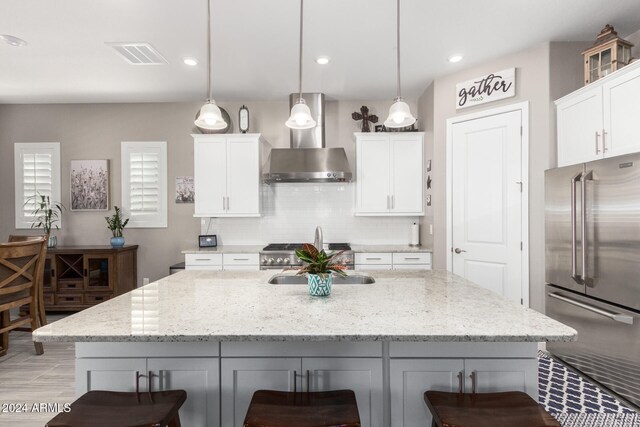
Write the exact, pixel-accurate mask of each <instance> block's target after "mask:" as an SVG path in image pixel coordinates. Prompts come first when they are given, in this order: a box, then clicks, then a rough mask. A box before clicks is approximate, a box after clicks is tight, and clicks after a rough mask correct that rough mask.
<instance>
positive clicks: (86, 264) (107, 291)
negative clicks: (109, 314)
mask: <svg viewBox="0 0 640 427" xmlns="http://www.w3.org/2000/svg"><path fill="white" fill-rule="evenodd" d="M137 254H138V245H127V246H124V247H122V248H113V247H111V246H58V247H55V248H49V249H48V250H47V260H46V264H45V271H44V305H45V309H46V310H48V311H80V310H83V309H85V308H87V307H91V306H92V305H96V304H99V303H101V302H103V301H106V300H108V299H110V298H113V297H115V296H118V295H121V294H123V293H125V292H129V291H130V290H132V289H135V287H136V284H137V277H138V259H137Z"/></svg>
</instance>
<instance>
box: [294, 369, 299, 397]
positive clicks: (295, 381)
mask: <svg viewBox="0 0 640 427" xmlns="http://www.w3.org/2000/svg"><path fill="white" fill-rule="evenodd" d="M296 391H298V371H293V392H294V393H295V392H296Z"/></svg>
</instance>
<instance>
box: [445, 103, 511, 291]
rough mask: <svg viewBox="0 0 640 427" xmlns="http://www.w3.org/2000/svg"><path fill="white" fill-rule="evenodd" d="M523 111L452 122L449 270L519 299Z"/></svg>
mask: <svg viewBox="0 0 640 427" xmlns="http://www.w3.org/2000/svg"><path fill="white" fill-rule="evenodd" d="M521 125H522V113H521V111H511V112H507V113H503V114H496V115H492V116H487V117H482V118H478V119H475V120H468V121H464V122H460V123H455V124H454V125H453V126H452V140H451V144H452V146H451V154H452V159H451V160H452V161H451V165H452V170H451V172H450V173H451V174H452V179H451V183H452V185H451V191H452V194H451V198H452V210H451V212H452V218H451V221H452V222H451V224H452V240H451V241H452V248H451V250H452V251H453V253H452V270H453V272H454V273H455V274H458V275H460V276H463V277H465V278H466V279H468V280H470V281H472V282H474V283H476V284H478V285H480V286H482V287H484V288H486V289H489V290H492V291H494V292H496V293H498V294H500V295H503V296H505V297H507V298H509V299H510V300H512V301H515V302H518V303H520V302H522V252H521V251H522V247H521V242H522V224H521V222H522V181H523V180H522V170H521V168H522V166H521V155H522V136H521V131H520V129H521Z"/></svg>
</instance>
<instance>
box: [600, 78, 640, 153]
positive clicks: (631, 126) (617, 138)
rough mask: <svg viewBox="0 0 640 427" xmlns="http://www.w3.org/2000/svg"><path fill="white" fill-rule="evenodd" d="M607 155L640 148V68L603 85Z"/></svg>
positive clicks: (636, 150) (634, 150)
mask: <svg viewBox="0 0 640 427" xmlns="http://www.w3.org/2000/svg"><path fill="white" fill-rule="evenodd" d="M602 89H603V96H604V102H603V105H604V130H605V132H606V134H605V142H604V146H605V155H606V156H607V157H610V156H619V155H622V154H629V153H635V152H638V151H640V138H639V137H638V124H637V120H638V117H640V103H639V102H638V99H640V68H637V69H636V70H634V71H632V72H628V73H626V74H623V75H622V76H620V77H619V78H616V79H613V80H611V81H609V82H607V83H606V84H605V85H604V86H603V87H602Z"/></svg>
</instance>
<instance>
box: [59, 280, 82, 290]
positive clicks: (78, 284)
mask: <svg viewBox="0 0 640 427" xmlns="http://www.w3.org/2000/svg"><path fill="white" fill-rule="evenodd" d="M83 288H84V280H82V279H80V280H58V291H59V292H67V291H71V292H74V291H81V290H82V289H83Z"/></svg>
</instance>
